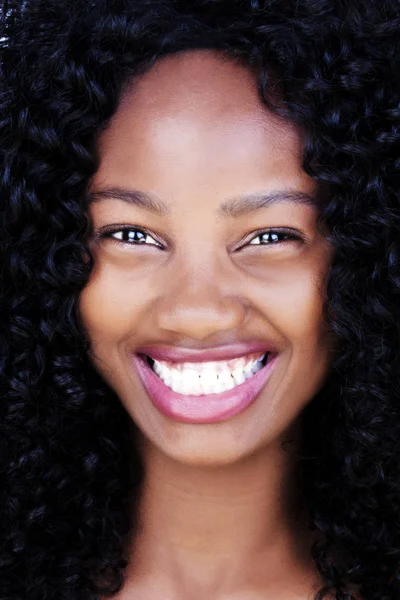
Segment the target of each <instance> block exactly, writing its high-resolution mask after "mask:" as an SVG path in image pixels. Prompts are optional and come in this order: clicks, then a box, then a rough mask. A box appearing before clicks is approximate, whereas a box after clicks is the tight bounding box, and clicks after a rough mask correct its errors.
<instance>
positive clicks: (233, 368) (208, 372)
mask: <svg viewBox="0 0 400 600" xmlns="http://www.w3.org/2000/svg"><path fill="white" fill-rule="evenodd" d="M141 356H142V358H143V360H145V361H146V362H147V364H148V365H149V367H150V368H151V370H152V371H153V373H155V374H156V375H157V377H159V379H161V381H163V382H164V383H165V385H166V386H167V387H168V388H170V389H171V390H173V391H174V392H177V393H180V394H185V395H193V396H205V395H209V394H220V393H222V392H226V391H228V390H231V389H233V388H235V387H237V386H239V385H241V384H242V383H244V382H245V381H246V380H248V379H251V378H252V377H254V376H255V374H256V373H258V371H260V370H261V369H262V368H263V367H265V366H266V365H267V364H268V362H269V360H271V358H272V356H273V354H272V353H271V352H264V354H261V355H260V353H252V354H248V355H246V356H242V357H240V358H236V359H231V360H229V361H222V360H221V361H210V362H199V363H194V362H190V363H185V362H183V363H173V362H167V361H158V360H155V359H153V358H151V356H148V355H146V354H142V355H141Z"/></svg>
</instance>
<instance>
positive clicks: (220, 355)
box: [136, 342, 276, 362]
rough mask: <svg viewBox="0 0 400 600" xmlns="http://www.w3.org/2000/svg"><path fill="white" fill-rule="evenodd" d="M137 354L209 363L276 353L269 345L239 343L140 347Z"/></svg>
mask: <svg viewBox="0 0 400 600" xmlns="http://www.w3.org/2000/svg"><path fill="white" fill-rule="evenodd" d="M136 352H137V354H146V355H147V356H150V357H151V358H155V359H157V360H167V361H171V362H209V361H212V360H229V359H230V358H240V357H241V356H246V355H247V354H253V352H260V354H261V353H263V352H276V348H273V347H272V345H271V344H267V343H265V342H241V343H237V344H229V345H228V344H227V345H226V346H219V347H215V348H204V349H198V348H183V347H182V346H181V347H178V346H165V347H163V348H162V347H159V346H141V347H140V348H137V349H136Z"/></svg>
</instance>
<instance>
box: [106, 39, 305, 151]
mask: <svg viewBox="0 0 400 600" xmlns="http://www.w3.org/2000/svg"><path fill="white" fill-rule="evenodd" d="M266 138H268V147H269V148H270V150H271V151H273V152H282V151H285V149H286V148H287V147H289V149H290V151H291V152H295V153H296V154H300V151H301V134H300V131H299V130H298V129H297V128H296V127H295V125H294V124H292V123H290V122H288V121H283V120H282V119H280V118H278V117H277V116H276V115H274V114H273V113H271V111H269V110H268V109H267V108H266V106H265V105H264V104H263V103H262V101H261V99H260V97H259V93H258V89H257V77H256V75H255V74H254V73H253V72H252V71H251V70H250V69H249V68H247V67H246V66H244V65H242V64H239V63H237V62H234V61H233V60H231V59H227V58H226V57H225V56H223V55H222V54H220V53H218V52H216V51H208V50H200V51H198V50H196V51H189V52H183V53H178V54H174V55H169V56H166V57H163V58H162V59H160V60H159V61H158V62H156V63H155V65H154V66H153V67H152V68H151V69H150V70H149V71H148V72H146V73H144V74H143V75H140V76H138V77H136V78H135V79H134V80H133V82H132V85H130V86H129V87H128V88H127V89H126V90H125V92H124V94H123V96H122V98H121V101H120V104H119V106H118V109H117V111H116V113H115V115H114V117H113V118H112V120H111V124H110V127H109V128H108V129H107V130H106V131H105V133H103V135H102V136H101V137H100V139H99V142H100V148H101V150H102V151H103V152H105V151H107V150H112V149H113V143H115V142H117V143H118V144H121V143H124V144H125V145H134V146H136V147H138V146H139V144H145V145H146V148H149V149H151V142H153V146H154V147H155V146H156V142H157V141H160V140H163V141H164V142H165V143H167V144H168V143H169V144H170V145H171V146H172V147H174V148H175V149H176V150H179V147H178V146H179V144H180V143H181V144H182V147H184V146H185V141H188V142H190V144H191V146H192V148H193V149H196V142H197V145H198V146H200V145H201V143H204V142H206V141H208V142H211V143H212V145H213V144H217V146H216V151H218V150H220V149H221V148H222V146H223V145H224V144H225V148H226V147H228V146H229V145H230V144H231V143H233V142H235V141H236V143H238V142H239V140H240V142H241V144H244V146H245V147H246V148H247V147H248V146H251V143H253V145H254V144H255V143H256V142H257V141H259V142H260V144H262V143H264V144H265V141H266ZM218 139H219V140H220V143H218ZM246 142H248V143H246ZM141 149H142V150H143V146H141Z"/></svg>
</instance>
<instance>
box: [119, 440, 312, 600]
mask: <svg viewBox="0 0 400 600" xmlns="http://www.w3.org/2000/svg"><path fill="white" fill-rule="evenodd" d="M294 457H295V453H293V451H292V450H288V451H287V452H285V451H284V450H282V449H281V447H280V445H279V444H277V445H276V447H273V448H271V447H270V448H266V449H264V450H263V451H262V452H259V453H258V454H254V455H252V456H250V457H246V458H245V459H243V460H242V461H240V462H237V463H235V464H230V465H223V466H218V467H213V468H206V467H204V466H202V467H194V466H193V465H192V464H190V465H186V464H183V463H178V462H176V461H173V460H170V459H169V458H168V457H166V456H165V455H163V454H161V453H160V452H158V450H157V449H155V448H154V447H153V446H150V445H149V444H147V443H146V442H144V445H143V458H144V465H145V478H144V481H143V484H142V489H141V497H140V502H139V511H138V515H137V517H136V518H138V519H139V531H138V534H137V537H136V539H135V540H134V542H135V544H134V548H135V550H133V547H132V555H131V558H130V566H129V567H128V569H129V571H128V574H127V575H128V579H129V578H131V579H132V581H133V580H135V581H137V582H140V581H142V582H144V581H147V580H150V579H151V580H152V581H153V584H154V582H155V581H159V582H160V587H161V589H163V590H164V591H165V590H166V589H170V590H171V594H175V596H174V597H179V594H182V596H183V597H185V594H186V597H188V595H189V596H190V593H191V592H193V589H194V588H196V589H202V590H204V593H205V596H207V594H209V596H208V597H213V598H218V597H219V595H221V597H224V595H226V594H227V593H231V592H233V591H237V590H238V589H242V588H243V589H244V587H245V586H246V581H249V582H259V585H260V589H262V590H263V592H264V593H265V591H266V590H268V591H272V590H273V589H275V588H274V587H273V586H278V587H277V588H276V589H277V590H278V589H279V581H280V580H282V581H284V582H286V585H287V581H288V579H290V578H292V579H293V581H296V585H295V586H294V588H293V589H294V591H295V592H296V593H297V594H298V592H299V589H298V586H299V581H302V580H303V578H304V580H307V584H309V575H310V571H314V569H313V566H312V564H311V562H312V561H311V559H310V558H309V550H310V545H311V534H310V531H309V530H308V529H307V526H306V519H305V515H304V510H303V508H302V506H301V502H300V496H299V493H298V486H297V460H295V458H294ZM289 574H290V575H289ZM271 586H272V587H271ZM296 586H297V587H296ZM251 589H252V588H251ZM308 589H309V588H308ZM296 597H298V596H296Z"/></svg>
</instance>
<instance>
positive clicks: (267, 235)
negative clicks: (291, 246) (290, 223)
mask: <svg viewBox="0 0 400 600" xmlns="http://www.w3.org/2000/svg"><path fill="white" fill-rule="evenodd" d="M259 239H260V240H261V241H260V242H258V241H257V240H259ZM292 241H297V242H299V241H304V240H303V238H302V236H301V235H300V234H297V233H294V232H293V231H291V230H286V229H265V230H263V231H260V232H259V233H257V235H256V236H255V237H253V238H252V239H251V240H250V242H248V244H246V246H257V245H258V246H265V245H268V246H270V245H278V244H282V243H283V242H292Z"/></svg>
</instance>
